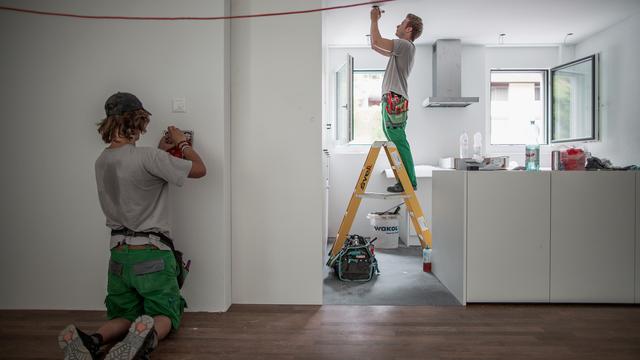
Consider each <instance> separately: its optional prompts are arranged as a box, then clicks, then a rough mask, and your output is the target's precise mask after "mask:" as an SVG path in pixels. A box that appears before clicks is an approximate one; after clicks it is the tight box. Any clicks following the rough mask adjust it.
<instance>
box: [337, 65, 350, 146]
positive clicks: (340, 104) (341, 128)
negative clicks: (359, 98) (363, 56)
mask: <svg viewBox="0 0 640 360" xmlns="http://www.w3.org/2000/svg"><path fill="white" fill-rule="evenodd" d="M335 119H336V124H335V128H336V144H337V145H347V144H349V142H350V141H351V140H353V131H352V129H353V56H351V55H349V54H347V61H346V63H344V64H343V65H342V66H341V67H340V69H339V70H338V71H337V72H336V117H335Z"/></svg>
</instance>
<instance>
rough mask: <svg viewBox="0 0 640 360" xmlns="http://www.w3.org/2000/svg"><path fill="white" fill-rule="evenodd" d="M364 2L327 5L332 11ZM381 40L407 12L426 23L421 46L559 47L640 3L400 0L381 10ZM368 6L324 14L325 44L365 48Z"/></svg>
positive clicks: (330, 0)
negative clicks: (448, 42) (443, 42)
mask: <svg viewBox="0 0 640 360" xmlns="http://www.w3.org/2000/svg"><path fill="white" fill-rule="evenodd" d="M357 2H362V0H326V5H327V6H335V5H346V4H353V3H357ZM382 9H383V10H385V13H384V14H383V15H382V19H381V20H380V32H381V33H382V36H384V37H387V38H391V37H393V36H394V34H395V28H396V25H398V24H399V23H400V22H402V20H403V19H404V17H405V15H406V14H407V13H414V14H416V15H418V16H420V17H422V20H423V22H424V31H423V33H422V37H421V38H420V39H418V40H417V41H416V43H420V44H432V43H433V42H434V41H435V40H437V39H441V38H457V39H461V40H462V42H463V43H464V44H479V45H491V44H497V43H498V34H500V33H506V34H507V36H506V37H505V40H504V43H505V44H520V45H536V44H559V43H562V42H563V41H564V39H565V35H566V34H567V33H569V32H572V33H574V35H573V36H570V37H569V38H567V43H577V42H580V41H582V40H583V39H585V38H588V37H589V36H591V35H593V34H595V33H597V32H599V31H601V30H604V29H606V28H607V27H609V26H611V25H613V24H615V23H617V22H620V21H621V20H624V19H626V18H627V17H629V16H631V15H633V14H635V13H638V12H640V0H439V1H435V0H396V1H394V2H390V3H387V4H383V5H382ZM369 10H370V7H369V6H362V7H356V8H349V9H341V10H333V11H327V12H325V13H324V14H325V15H324V16H325V18H324V26H325V36H326V43H327V44H329V45H340V46H351V45H356V46H361V45H366V44H367V43H366V39H367V38H366V37H365V35H366V34H368V33H369V24H370V20H369ZM638 35H640V34H638Z"/></svg>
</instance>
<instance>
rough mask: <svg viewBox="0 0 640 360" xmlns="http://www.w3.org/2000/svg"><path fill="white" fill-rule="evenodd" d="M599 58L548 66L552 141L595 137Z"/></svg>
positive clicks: (596, 136)
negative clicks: (549, 67) (549, 72)
mask: <svg viewBox="0 0 640 360" xmlns="http://www.w3.org/2000/svg"><path fill="white" fill-rule="evenodd" d="M597 75H598V57H597V55H591V56H587V57H585V58H582V59H578V60H576V61H572V62H570V63H567V64H563V65H560V66H558V67H555V68H553V69H551V104H552V105H551V108H552V109H553V111H552V113H551V142H552V143H558V142H567V141H578V140H595V139H597V138H598V132H597V130H598V111H597V103H598V101H597V99H598V86H597V80H598V77H597Z"/></svg>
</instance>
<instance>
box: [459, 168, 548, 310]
mask: <svg viewBox="0 0 640 360" xmlns="http://www.w3.org/2000/svg"><path fill="white" fill-rule="evenodd" d="M549 186H550V174H549V172H470V173H469V179H468V222H467V264H468V265H467V301H468V302H548V301H549V230H550V224H549V221H550V217H549V210H550V201H549V192H550V189H549Z"/></svg>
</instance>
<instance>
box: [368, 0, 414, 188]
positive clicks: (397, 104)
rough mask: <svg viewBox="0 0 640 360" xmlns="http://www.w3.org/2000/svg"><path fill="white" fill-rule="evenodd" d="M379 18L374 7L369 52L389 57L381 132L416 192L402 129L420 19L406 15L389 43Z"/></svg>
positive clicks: (409, 151) (397, 184)
mask: <svg viewBox="0 0 640 360" xmlns="http://www.w3.org/2000/svg"><path fill="white" fill-rule="evenodd" d="M381 16H382V12H381V11H380V8H379V7H378V6H374V7H373V8H372V9H371V48H372V49H373V50H375V51H377V52H378V53H380V54H382V55H384V56H387V57H389V62H388V64H387V69H386V71H385V73H384V79H383V81H382V102H381V107H382V129H383V130H384V134H385V136H386V137H387V140H389V141H393V143H394V144H395V145H396V147H397V148H398V152H399V153H400V157H401V158H402V162H403V163H404V165H405V167H406V170H407V174H408V175H409V179H410V180H411V184H412V185H413V189H414V190H416V189H417V186H418V183H417V181H416V172H415V167H414V165H413V157H412V156H411V148H410V147H409V142H408V141H407V135H406V133H405V128H406V126H407V112H408V110H409V95H408V91H407V88H408V86H407V78H408V77H409V74H410V73H411V68H412V67H413V57H414V55H415V52H416V47H415V45H414V44H413V42H414V41H415V40H416V39H417V38H418V37H419V36H420V35H421V34H422V19H420V18H419V17H418V16H416V15H413V14H408V15H407V16H406V18H405V19H404V20H403V21H402V23H400V25H398V26H397V27H396V36H397V37H398V38H397V39H393V40H390V39H385V38H383V37H382V36H381V35H380V30H379V29H378V20H380V17H381ZM387 191H389V192H394V193H401V192H404V188H403V187H402V184H401V183H400V182H397V183H396V184H395V185H393V186H389V187H388V188H387Z"/></svg>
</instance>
